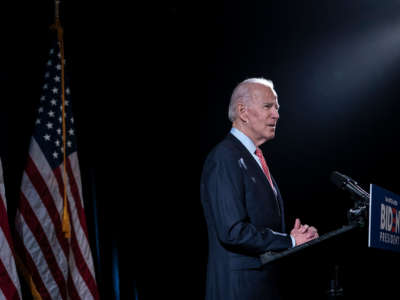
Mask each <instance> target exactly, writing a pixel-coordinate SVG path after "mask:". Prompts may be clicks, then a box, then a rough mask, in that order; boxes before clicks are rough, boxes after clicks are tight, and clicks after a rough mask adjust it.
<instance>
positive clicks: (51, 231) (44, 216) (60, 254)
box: [21, 173, 68, 278]
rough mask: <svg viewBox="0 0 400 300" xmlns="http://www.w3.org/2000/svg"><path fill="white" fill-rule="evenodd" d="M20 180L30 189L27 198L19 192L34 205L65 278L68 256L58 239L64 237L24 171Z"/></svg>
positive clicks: (63, 239)
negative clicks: (56, 228)
mask: <svg viewBox="0 0 400 300" xmlns="http://www.w3.org/2000/svg"><path fill="white" fill-rule="evenodd" d="M36 176H37V177H38V176H40V174H37V175H36ZM22 181H23V184H24V186H25V187H26V188H27V189H29V191H30V193H29V198H28V196H27V195H25V193H24V192H21V194H22V195H24V196H25V199H26V200H27V201H28V202H29V204H30V206H31V207H35V213H36V214H37V218H38V220H39V222H40V225H41V226H42V228H43V229H44V233H45V234H46V237H47V240H48V241H49V242H50V245H51V248H52V251H53V253H54V254H55V256H56V258H57V261H58V264H59V266H60V269H61V270H62V272H63V274H64V278H67V273H68V262H67V256H68V253H65V252H64V250H63V249H62V247H61V245H60V243H59V241H61V242H63V241H65V238H64V236H63V235H62V233H60V232H57V231H55V228H54V226H53V223H52V221H51V219H50V216H49V213H48V211H47V210H46V208H45V206H44V204H43V202H41V201H40V195H39V194H38V193H37V190H36V189H35V186H34V185H33V184H32V182H31V181H30V178H29V177H28V175H27V174H26V173H24V176H23V179H22ZM22 203H23V202H22ZM56 221H57V220H56ZM60 228H61V225H60ZM66 251H67V250H66Z"/></svg>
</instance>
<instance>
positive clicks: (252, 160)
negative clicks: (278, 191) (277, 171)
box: [228, 133, 276, 197]
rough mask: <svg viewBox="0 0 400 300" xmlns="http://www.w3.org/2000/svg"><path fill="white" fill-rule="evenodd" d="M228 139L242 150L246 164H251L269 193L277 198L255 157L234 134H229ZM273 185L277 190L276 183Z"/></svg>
mask: <svg viewBox="0 0 400 300" xmlns="http://www.w3.org/2000/svg"><path fill="white" fill-rule="evenodd" d="M228 139H230V140H231V141H232V142H233V143H234V145H235V146H236V147H238V148H239V149H240V151H241V152H242V154H243V159H245V160H246V162H249V164H250V165H251V168H252V169H253V170H256V173H257V174H258V177H259V178H261V180H262V181H263V182H264V184H266V185H267V189H268V191H269V192H270V193H272V195H273V196H274V197H276V196H275V193H274V191H273V190H272V187H271V185H270V183H269V181H268V179H267V176H265V174H264V172H263V170H262V169H261V168H260V166H259V165H258V163H257V161H256V160H255V158H254V156H253V155H251V153H250V152H249V151H248V150H247V149H246V147H245V146H244V145H243V144H242V143H241V142H240V141H239V140H238V139H237V138H236V137H235V136H234V135H232V134H230V133H229V135H228ZM273 183H274V186H275V188H276V183H275V182H274V181H273Z"/></svg>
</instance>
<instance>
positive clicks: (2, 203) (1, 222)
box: [0, 160, 21, 300]
mask: <svg viewBox="0 0 400 300" xmlns="http://www.w3.org/2000/svg"><path fill="white" fill-rule="evenodd" d="M14 257H15V251H14V246H13V241H12V237H11V232H10V226H9V224H8V215H7V202H6V194H5V188H4V178H3V166H2V163H1V160H0V291H1V297H2V298H1V299H6V300H17V299H21V286H20V283H19V278H18V274H17V269H16V266H15V259H14Z"/></svg>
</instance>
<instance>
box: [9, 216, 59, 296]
mask: <svg viewBox="0 0 400 300" xmlns="http://www.w3.org/2000/svg"><path fill="white" fill-rule="evenodd" d="M15 220H16V222H15V223H16V228H17V230H18V231H19V235H16V237H15V247H16V248H17V249H18V253H20V255H21V260H22V261H23V263H24V265H25V267H26V268H27V270H29V272H30V274H29V275H30V276H31V277H32V280H33V282H34V283H35V287H36V289H37V291H38V292H39V294H40V296H41V297H42V298H43V300H47V299H52V298H51V297H50V293H49V291H48V289H47V286H46V285H45V282H44V281H43V280H42V278H41V277H40V274H39V270H38V269H37V268H36V265H35V263H34V261H33V259H32V256H31V254H30V253H29V250H28V249H27V247H25V245H27V246H30V245H31V243H32V242H31V240H32V238H33V237H32V234H29V232H28V231H29V230H26V226H25V225H24V224H25V221H24V220H23V217H22V215H20V214H19V213H18V212H17V216H16V219H15ZM21 237H24V238H25V239H26V240H22V238H21ZM33 250H35V253H36V254H37V255H38V256H39V258H36V259H37V260H42V259H41V257H40V251H37V249H33ZM45 264H46V263H44V264H43V266H44V265H45ZM50 276H51V275H50ZM26 280H27V281H28V282H29V278H26ZM55 299H56V298H55Z"/></svg>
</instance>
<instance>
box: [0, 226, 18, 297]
mask: <svg viewBox="0 0 400 300" xmlns="http://www.w3.org/2000/svg"><path fill="white" fill-rule="evenodd" d="M0 238H4V235H3V231H2V230H1V231H0ZM4 244H6V243H4ZM2 247H3V246H2ZM3 253H4V252H3V251H2V252H1V254H3ZM2 256H3V255H2ZM3 259H4V258H2V259H1V260H0V274H2V275H1V276H0V289H1V290H2V292H3V294H4V297H5V298H3V299H19V297H20V295H19V294H18V290H17V288H16V286H15V285H14V282H13V280H12V279H11V277H10V276H9V274H11V272H12V270H9V269H8V267H9V266H7V264H4V263H3Z"/></svg>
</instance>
